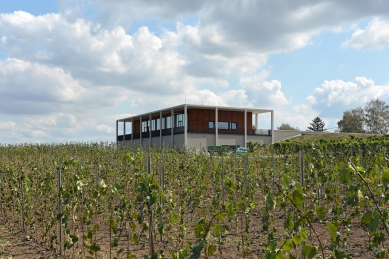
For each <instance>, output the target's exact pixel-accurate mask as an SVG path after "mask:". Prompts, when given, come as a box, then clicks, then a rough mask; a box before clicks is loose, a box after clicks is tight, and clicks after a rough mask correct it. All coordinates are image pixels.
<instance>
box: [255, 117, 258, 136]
mask: <svg viewBox="0 0 389 259" xmlns="http://www.w3.org/2000/svg"><path fill="white" fill-rule="evenodd" d="M255 130H256V131H257V132H258V113H257V114H255ZM257 132H255V134H256V133H257Z"/></svg>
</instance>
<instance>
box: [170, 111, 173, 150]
mask: <svg viewBox="0 0 389 259" xmlns="http://www.w3.org/2000/svg"><path fill="white" fill-rule="evenodd" d="M170 128H171V140H170V141H171V142H170V145H171V147H173V145H174V136H173V131H174V110H173V108H172V109H171V118H170Z"/></svg>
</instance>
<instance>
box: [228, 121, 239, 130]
mask: <svg viewBox="0 0 389 259" xmlns="http://www.w3.org/2000/svg"><path fill="white" fill-rule="evenodd" d="M230 126H231V127H230V129H232V130H236V129H237V127H236V122H231V123H230Z"/></svg>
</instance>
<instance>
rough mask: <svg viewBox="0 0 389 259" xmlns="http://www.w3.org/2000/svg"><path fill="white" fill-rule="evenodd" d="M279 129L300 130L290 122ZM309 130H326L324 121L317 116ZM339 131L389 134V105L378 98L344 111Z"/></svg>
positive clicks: (339, 123) (339, 122)
mask: <svg viewBox="0 0 389 259" xmlns="http://www.w3.org/2000/svg"><path fill="white" fill-rule="evenodd" d="M277 129H279V130H299V128H297V127H293V126H291V125H290V124H289V123H282V124H281V125H280V126H279V127H277ZM308 130H309V131H325V130H327V129H326V128H325V123H324V121H323V120H322V119H321V118H320V117H319V116H317V117H316V118H314V119H313V120H312V122H311V123H310V125H309V126H308ZM338 132H345V133H370V134H388V132H389V105H388V104H386V102H385V101H383V100H380V99H378V98H376V99H372V100H371V101H369V102H367V103H366V105H365V107H361V106H358V107H356V108H354V109H350V110H346V111H344V112H343V118H342V119H341V120H339V121H338Z"/></svg>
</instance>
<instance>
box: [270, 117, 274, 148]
mask: <svg viewBox="0 0 389 259" xmlns="http://www.w3.org/2000/svg"><path fill="white" fill-rule="evenodd" d="M271 143H272V144H274V111H271Z"/></svg>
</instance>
